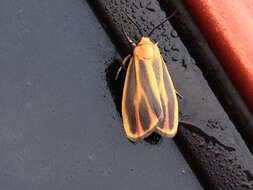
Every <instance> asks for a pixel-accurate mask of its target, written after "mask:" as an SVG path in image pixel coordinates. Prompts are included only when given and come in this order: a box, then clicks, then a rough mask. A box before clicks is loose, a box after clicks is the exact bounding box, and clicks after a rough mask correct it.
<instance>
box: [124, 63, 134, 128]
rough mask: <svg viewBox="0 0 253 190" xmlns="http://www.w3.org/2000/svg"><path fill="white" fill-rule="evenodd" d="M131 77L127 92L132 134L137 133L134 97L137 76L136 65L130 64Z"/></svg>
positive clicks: (127, 107) (128, 81) (127, 106)
mask: <svg viewBox="0 0 253 190" xmlns="http://www.w3.org/2000/svg"><path fill="white" fill-rule="evenodd" d="M129 67H130V68H128V69H129V77H128V80H127V86H126V88H127V90H126V102H125V104H126V112H127V116H128V123H129V127H130V130H131V132H132V133H136V118H135V107H134V96H135V91H136V76H135V68H134V63H132V64H129Z"/></svg>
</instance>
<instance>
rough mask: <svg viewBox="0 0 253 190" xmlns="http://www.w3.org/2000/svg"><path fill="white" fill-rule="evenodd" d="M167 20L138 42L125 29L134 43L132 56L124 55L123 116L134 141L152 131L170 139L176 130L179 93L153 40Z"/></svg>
mask: <svg viewBox="0 0 253 190" xmlns="http://www.w3.org/2000/svg"><path fill="white" fill-rule="evenodd" d="M123 12H124V11H123ZM124 13H125V12H124ZM125 14H126V13H125ZM126 16H127V17H128V18H129V19H130V20H131V22H132V23H133V24H135V26H136V27H137V29H138V30H139V31H140V33H141V34H142V31H141V30H140V28H139V27H138V25H137V24H136V23H135V21H134V20H133V19H132V18H131V17H130V16H129V15H127V14H126ZM171 16H172V15H171ZM168 19H169V18H166V19H165V20H164V21H163V22H161V23H160V24H159V25H157V26H156V27H154V28H153V30H152V31H151V32H150V33H149V34H148V36H147V37H144V35H143V34H142V36H143V37H142V38H141V40H140V42H139V43H138V44H137V45H136V44H135V43H134V42H133V41H132V40H131V39H130V38H129V37H128V36H127V35H126V33H125V31H124V30H123V32H124V34H125V36H126V38H127V39H128V41H129V43H131V44H132V45H133V46H134V51H133V55H132V56H131V55H128V56H127V57H125V59H124V60H123V63H122V66H124V65H125V64H126V63H127V61H129V60H130V61H129V64H128V68H127V73H126V77H125V82H124V89H123V97H122V119H123V125H124V129H125V132H126V135H127V137H128V138H129V139H130V140H132V141H137V140H140V139H143V138H145V137H147V136H148V135H150V134H151V133H152V132H157V133H159V134H161V135H163V136H167V137H171V138H172V137H174V136H175V135H176V133H177V128H178V102H177V96H176V93H177V92H176V90H175V88H174V85H173V82H172V80H171V77H170V74H169V72H168V70H167V67H166V65H165V62H164V60H163V58H162V56H161V54H160V51H159V48H158V45H157V44H158V43H153V42H152V41H151V40H150V36H151V34H152V33H153V32H154V31H155V29H157V28H158V27H159V26H161V25H162V24H163V23H164V22H166V21H167V20H168ZM122 66H121V67H120V68H119V70H118V72H117V75H116V78H117V77H118V74H119V72H120V70H121V68H122Z"/></svg>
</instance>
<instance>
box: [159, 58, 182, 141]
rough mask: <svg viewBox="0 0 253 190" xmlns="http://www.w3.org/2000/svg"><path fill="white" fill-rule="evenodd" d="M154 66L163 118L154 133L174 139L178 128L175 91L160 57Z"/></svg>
mask: <svg viewBox="0 0 253 190" xmlns="http://www.w3.org/2000/svg"><path fill="white" fill-rule="evenodd" d="M158 60H159V61H157V62H156V63H154V64H157V67H159V73H160V75H159V76H160V77H161V78H160V81H159V92H160V100H161V105H162V110H163V114H164V117H163V118H162V119H161V120H160V122H159V124H158V126H157V127H156V132H158V133H159V134H161V135H164V136H168V137H174V136H175V135H176V133H177V128H178V102H177V95H176V90H175V88H174V85H173V82H172V80H171V77H170V74H169V72H168V69H167V67H166V65H165V62H164V60H163V58H162V57H161V56H160V58H159V59H158Z"/></svg>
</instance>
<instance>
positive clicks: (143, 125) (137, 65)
mask: <svg viewBox="0 0 253 190" xmlns="http://www.w3.org/2000/svg"><path fill="white" fill-rule="evenodd" d="M154 78H155V74H154V72H153V68H152V65H151V64H148V63H145V61H144V60H139V59H138V58H137V57H136V56H134V57H132V58H131V60H130V62H129V66H128V69H127V73H126V78H125V84H124V89H123V97H122V119H123V125H124V129H125V131H126V134H127V136H128V138H129V139H131V140H133V141H137V140H139V139H143V138H145V137H147V136H148V135H149V134H151V133H152V132H153V131H154V130H155V127H156V126H157V124H158V123H159V121H160V118H162V117H163V113H162V107H161V102H160V94H159V89H158V86H157V83H156V80H154Z"/></svg>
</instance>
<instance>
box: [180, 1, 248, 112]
mask: <svg viewBox="0 0 253 190" xmlns="http://www.w3.org/2000/svg"><path fill="white" fill-rule="evenodd" d="M184 2H185V4H186V6H187V7H188V10H189V11H190V12H191V13H192V16H193V17H194V19H195V20H196V22H197V24H198V25H199V27H200V29H201V30H202V32H203V34H204V35H205V37H206V38H207V40H208V41H209V43H210V45H211V47H212V48H213V50H214V52H215V53H216V55H217V57H218V58H219V59H220V61H221V63H222V65H223V67H224V69H225V70H226V71H227V73H228V74H229V76H230V78H231V79H232V81H233V82H234V84H235V86H236V87H237V89H238V90H239V92H240V94H241V95H242V97H243V98H244V100H245V102H246V103H247V105H248V106H249V108H250V109H251V111H252V112H253V1H252V0H229V1H227V0H225V1H221V0H198V1H192V0H184Z"/></svg>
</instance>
